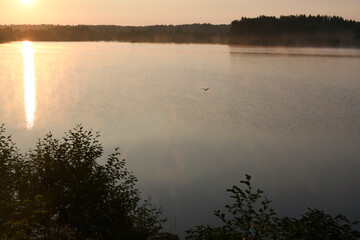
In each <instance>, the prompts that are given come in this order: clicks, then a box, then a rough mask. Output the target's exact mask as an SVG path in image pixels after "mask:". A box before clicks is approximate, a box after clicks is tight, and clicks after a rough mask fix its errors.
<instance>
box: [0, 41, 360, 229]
mask: <svg viewBox="0 0 360 240" xmlns="http://www.w3.org/2000/svg"><path fill="white" fill-rule="evenodd" d="M22 48H23V45H22V43H12V44H3V45H0V59H1V61H0V74H1V75H0V79H1V85H2V87H1V88H0V102H1V104H0V123H5V124H6V128H7V133H8V134H12V135H13V139H14V141H15V142H16V143H17V144H18V146H19V147H20V148H21V149H22V150H24V151H25V150H27V149H28V148H30V147H34V145H35V142H36V139H37V138H39V137H43V136H44V135H45V133H47V132H49V131H52V132H53V133H54V135H55V136H58V137H61V136H62V135H63V132H65V131H66V130H68V129H70V128H73V127H74V126H75V125H76V124H78V123H83V124H84V126H85V127H86V128H92V129H94V130H96V131H100V133H101V136H102V137H101V141H102V142H103V145H104V147H105V151H106V153H110V152H111V151H112V150H113V149H114V148H115V147H117V146H119V147H120V151H121V153H122V156H123V157H124V158H125V159H127V166H128V168H129V169H131V170H132V171H133V172H134V174H135V175H136V176H137V177H138V179H139V187H140V189H141V190H142V191H143V193H144V196H146V195H150V196H151V197H152V198H153V200H154V201H155V202H156V203H157V204H162V205H163V206H164V209H165V216H167V217H168V218H169V221H168V224H167V226H166V229H165V230H167V231H173V232H175V233H180V234H182V232H183V230H184V229H188V228H189V227H192V226H194V225H195V224H215V223H216V221H217V220H216V219H215V218H214V217H212V213H213V210H215V209H219V208H222V207H223V206H224V205H225V202H227V201H228V195H227V193H226V192H225V190H226V189H227V188H228V187H231V186H232V185H234V184H238V183H239V181H240V180H241V179H242V178H243V176H244V174H245V173H247V174H250V175H252V177H253V179H254V185H255V186H257V187H259V188H261V189H262V190H264V191H265V195H266V196H268V197H269V198H270V199H271V200H273V205H272V206H273V207H274V208H275V209H276V210H277V212H278V213H279V214H280V215H290V216H294V217H296V216H298V215H299V214H301V213H303V212H304V211H305V209H306V207H314V208H319V209H323V210H325V211H327V212H329V213H332V214H337V213H342V214H344V215H346V216H348V217H350V218H351V219H354V220H355V219H359V216H360V208H359V206H358V202H360V191H359V190H358V189H359V184H358V183H359V182H360V175H359V174H358V172H359V170H360V162H359V159H360V148H359V147H358V146H359V145H360V80H359V76H360V68H359V66H360V51H359V50H355V49H316V48H244V47H242V48H240V47H236V46H225V45H176V44H130V43H38V42H37V43H33V44H32V46H31V55H30V56H31V57H32V58H30V57H28V58H29V59H32V61H33V62H32V65H31V66H32V68H33V70H31V69H30V70H29V69H27V67H26V66H25V65H26V60H24V59H25V58H26V57H25V54H23V52H22ZM29 54H30V53H29ZM28 61H30V60H28ZM30 62H31V61H30ZM28 67H29V66H28ZM26 69H27V70H26ZM24 71H30V72H31V74H34V75H33V76H36V79H35V77H34V81H35V86H36V99H35V105H34V106H36V111H34V117H33V125H32V128H31V129H29V128H28V127H27V126H28V125H27V119H28V115H27V111H26V109H25V106H24V102H25V99H26V98H27V97H26V96H27V95H26V94H27V93H26V89H25V86H24V80H25V79H26V77H25V76H26V74H24ZM32 71H33V72H32ZM207 87H210V89H209V90H208V91H203V90H202V88H207Z"/></svg>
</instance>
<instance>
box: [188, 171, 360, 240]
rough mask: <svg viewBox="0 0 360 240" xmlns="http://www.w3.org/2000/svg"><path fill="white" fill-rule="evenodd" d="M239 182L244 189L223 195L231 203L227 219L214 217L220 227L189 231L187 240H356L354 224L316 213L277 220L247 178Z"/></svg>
mask: <svg viewBox="0 0 360 240" xmlns="http://www.w3.org/2000/svg"><path fill="white" fill-rule="evenodd" d="M245 178H246V179H245V180H244V181H241V183H242V184H244V185H245V189H241V188H239V187H238V186H233V187H232V188H230V189H228V190H227V191H228V192H230V193H231V198H232V199H233V200H234V202H233V204H232V205H226V206H225V208H226V210H227V212H228V213H229V215H230V217H226V215H225V214H224V213H222V212H221V211H220V210H216V211H215V216H216V217H218V218H220V220H221V221H222V223H223V226H220V227H211V226H208V225H206V226H204V225H199V226H196V227H195V228H193V229H189V230H188V231H186V232H187V236H186V239H188V240H239V239H244V240H245V239H246V240H255V239H256V240H259V239H274V240H275V239H276V240H293V239H296V240H313V239H317V240H318V239H323V240H334V239H337V240H351V239H358V238H359V237H360V233H359V232H358V231H356V230H354V229H353V227H354V225H355V224H357V222H350V221H349V220H348V219H347V218H346V217H345V216H343V215H338V216H336V217H334V218H333V217H331V216H330V215H329V214H326V213H324V211H320V210H317V209H310V208H309V209H308V211H307V212H306V213H305V214H304V215H303V216H302V217H301V218H300V219H295V218H289V217H284V218H278V217H276V212H275V211H274V209H272V208H270V207H269V205H270V203H271V201H270V200H268V199H267V198H266V197H262V194H263V191H261V190H260V189H256V190H255V191H254V190H253V187H252V186H251V183H250V180H251V177H250V176H249V175H245Z"/></svg>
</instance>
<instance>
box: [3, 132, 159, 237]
mask: <svg viewBox="0 0 360 240" xmlns="http://www.w3.org/2000/svg"><path fill="white" fill-rule="evenodd" d="M98 137H99V135H98V134H97V133H93V132H92V131H86V130H84V129H83V127H82V126H78V127H76V128H75V129H73V130H70V131H69V132H67V133H66V135H65V136H64V137H63V138H62V139H57V138H54V137H53V136H52V134H51V133H50V134H47V135H46V137H45V138H43V139H41V140H39V141H38V143H37V145H36V148H35V149H34V150H30V151H29V152H27V153H26V154H24V155H21V154H19V153H18V151H17V149H16V148H15V146H14V144H13V143H12V141H11V138H9V137H5V136H4V128H3V127H1V132H0V161H1V162H0V171H1V172H0V173H1V175H0V176H1V181H0V186H1V188H0V191H1V196H0V226H1V228H0V230H1V232H0V233H2V234H3V235H1V234H0V239H1V237H7V236H20V238H19V239H26V238H25V237H27V238H29V239H77V240H81V239H146V237H147V236H148V235H150V234H152V233H156V232H158V231H159V230H160V229H161V225H162V223H163V222H164V220H163V219H160V215H161V209H158V208H156V207H153V206H152V205H151V202H150V201H149V200H146V201H145V202H142V201H141V199H140V191H139V190H138V189H137V188H136V187H135V183H136V181H137V179H136V178H135V176H134V175H133V174H132V173H131V172H129V171H128V170H127V169H126V167H125V160H124V159H121V158H120V153H119V152H118V150H117V149H116V150H115V152H114V153H112V154H110V155H109V156H108V158H107V160H106V163H105V164H100V163H99V162H98V160H99V159H101V157H102V154H103V147H102V145H101V143H99V141H98ZM40 200H41V201H40Z"/></svg>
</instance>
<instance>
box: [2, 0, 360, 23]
mask: <svg viewBox="0 0 360 240" xmlns="http://www.w3.org/2000/svg"><path fill="white" fill-rule="evenodd" d="M23 1H26V0H0V24H23V23H24V24H43V23H44V24H117V25H153V24H182V23H213V24H220V23H226V24H229V23H230V22H231V21H232V20H235V19H240V18H241V17H242V16H245V17H256V16H258V15H272V16H279V15H289V14H313V15H314V14H315V15H317V14H322V15H323V14H326V15H338V16H342V17H344V18H346V19H354V20H357V21H360V0H31V2H30V3H24V2H23ZM28 1H30V0H28Z"/></svg>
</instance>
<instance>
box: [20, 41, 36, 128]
mask: <svg viewBox="0 0 360 240" xmlns="http://www.w3.org/2000/svg"><path fill="white" fill-rule="evenodd" d="M22 53H23V56H24V104H25V114H26V128H27V129H28V130H31V128H32V127H33V126H34V120H35V111H36V93H35V70H34V49H33V46H32V43H31V42H28V41H25V42H23V47H22Z"/></svg>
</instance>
